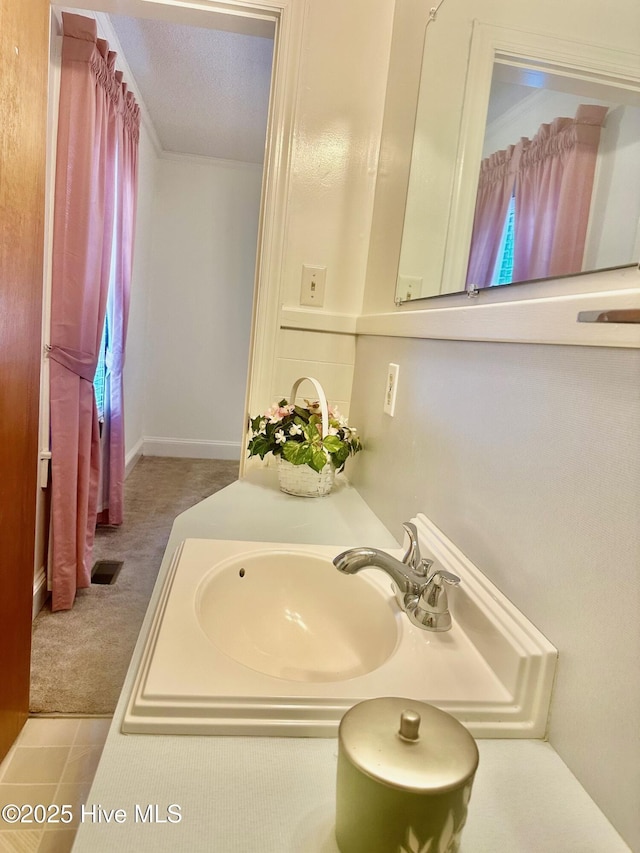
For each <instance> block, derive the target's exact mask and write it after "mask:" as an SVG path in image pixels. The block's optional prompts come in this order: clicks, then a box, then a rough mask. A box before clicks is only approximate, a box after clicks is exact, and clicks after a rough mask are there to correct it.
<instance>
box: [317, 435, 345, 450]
mask: <svg viewBox="0 0 640 853" xmlns="http://www.w3.org/2000/svg"><path fill="white" fill-rule="evenodd" d="M322 443H323V444H324V446H325V447H326V448H327V450H328V451H329V453H339V452H340V450H341V449H342V448H343V447H344V444H343V443H342V442H341V441H340V439H339V438H338V436H337V435H327V436H326V437H325V438H324V439H323V442H322Z"/></svg>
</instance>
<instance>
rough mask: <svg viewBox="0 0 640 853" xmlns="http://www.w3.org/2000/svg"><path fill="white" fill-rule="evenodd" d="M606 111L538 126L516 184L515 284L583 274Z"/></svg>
mask: <svg viewBox="0 0 640 853" xmlns="http://www.w3.org/2000/svg"><path fill="white" fill-rule="evenodd" d="M606 114H607V107H598V106H593V105H586V104H582V105H580V106H579V107H578V110H577V112H576V116H575V118H574V119H569V118H556V119H554V121H553V122H552V123H551V124H543V125H542V126H541V127H540V129H539V131H538V133H537V134H536V135H535V137H534V138H533V139H532V140H531V142H530V143H529V145H528V146H527V148H526V150H525V151H524V152H523V155H522V160H521V163H520V169H519V171H518V178H517V181H516V190H515V198H516V211H515V251H514V265H513V279H514V281H524V280H526V279H531V278H543V277H546V276H559V275H568V274H570V273H576V272H580V271H581V270H582V258H583V255H584V246H585V239H586V234H587V225H588V224H589V210H590V206H591V194H592V190H593V177H594V173H595V167H596V161H597V158H598V145H599V143H600V131H601V127H602V124H603V122H604V119H605V116H606Z"/></svg>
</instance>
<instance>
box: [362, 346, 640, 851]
mask: <svg viewBox="0 0 640 853" xmlns="http://www.w3.org/2000/svg"><path fill="white" fill-rule="evenodd" d="M389 362H396V363H398V364H399V365H400V375H399V383H398V396H397V403H396V415H395V417H394V418H390V417H389V416H387V415H384V414H383V412H382V401H383V393H384V378H385V372H386V366H387V364H388V363H389ZM639 379H640V352H639V351H638V350H616V349H608V348H589V347H562V346H536V345H519V344H501V343H472V342H459V341H434V340H417V339H411V338H385V337H361V338H359V339H358V345H357V357H356V366H355V375H354V391H353V396H352V402H351V420H352V421H353V422H354V423H356V424H357V425H358V426H359V427H360V428H361V432H362V437H363V441H364V444H365V448H366V450H365V452H363V453H361V454H359V456H358V457H356V458H355V459H354V460H352V462H350V463H349V464H350V479H351V480H352V482H353V483H354V484H355V485H356V487H357V488H358V489H359V491H360V493H361V494H362V495H363V497H364V498H365V500H366V501H367V503H368V504H369V505H370V506H371V508H372V509H373V510H374V512H375V513H376V514H377V515H378V516H379V518H380V519H381V520H382V521H383V522H384V523H385V524H386V525H387V526H388V527H389V529H390V530H391V532H392V533H393V534H394V535H395V536H396V537H397V538H398V539H400V538H401V533H402V531H401V527H400V525H401V522H402V521H403V520H406V519H408V518H410V517H411V516H413V515H415V513H417V512H423V513H425V514H426V515H427V516H428V517H429V518H431V519H432V520H433V521H434V522H435V524H436V525H438V526H439V527H440V528H441V529H442V530H443V531H444V533H445V534H446V535H447V536H448V537H450V538H451V539H452V540H453V541H454V542H455V543H456V545H457V546H458V547H460V548H461V549H462V551H463V552H464V553H465V554H466V555H467V556H468V557H469V558H470V559H471V560H472V561H473V562H474V563H475V564H476V565H477V566H478V567H479V568H480V569H481V570H482V571H483V572H484V573H485V574H486V575H487V576H488V577H489V578H490V579H491V580H492V581H493V582H494V583H495V584H496V585H497V586H498V588H499V589H500V590H501V591H502V592H503V593H505V595H507V596H508V597H509V598H510V599H511V600H512V601H513V602H514V603H515V605H516V606H517V607H519V608H520V609H521V610H522V611H523V613H525V614H526V616H528V617H529V618H530V619H531V620H532V621H533V623H534V624H535V625H536V626H537V627H538V628H540V630H541V631H542V632H543V633H544V634H545V635H546V636H547V637H548V638H549V640H550V641H551V642H552V643H553V644H554V645H555V646H557V648H558V649H559V653H560V658H559V668H558V676H557V684H556V688H555V693H554V699H553V705H552V714H551V726H550V740H551V743H552V745H553V746H554V747H555V749H556V750H557V751H558V753H559V754H560V755H561V757H562V758H563V759H564V760H565V762H566V763H567V764H568V766H569V767H570V768H571V770H572V771H573V772H574V773H575V774H576V776H577V777H578V778H579V780H580V781H581V782H582V784H583V785H584V786H585V788H586V789H587V791H588V792H589V793H590V794H591V796H592V797H593V798H594V799H595V800H596V802H597V803H598V804H599V805H600V807H601V808H602V809H603V810H604V812H605V813H606V814H607V816H608V817H609V819H610V820H611V821H612V822H613V823H614V825H615V826H616V828H617V829H618V831H619V832H620V833H621V834H622V835H623V836H624V837H625V838H626V840H627V842H628V843H629V844H630V845H631V846H632V847H633V848H634V849H640V831H639V830H640V827H639V825H638V821H637V795H638V791H639V790H640V746H639V744H638V730H639V728H640V683H639V681H638V677H637V674H638V656H639V653H640V627H639V626H640V620H639V619H638V613H639V612H640V577H639V574H638V568H639V567H640V530H639V527H638V518H640V382H639ZM356 544H363V545H364V544H366V543H364V542H363V543H356Z"/></svg>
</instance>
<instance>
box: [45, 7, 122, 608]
mask: <svg viewBox="0 0 640 853" xmlns="http://www.w3.org/2000/svg"><path fill="white" fill-rule="evenodd" d="M63 28H64V36H63V46H62V71H61V83H60V109H59V124H58V142H57V163H56V183H55V211H54V233H53V271H52V294H51V344H50V348H49V357H50V362H51V370H50V376H51V380H50V383H51V387H50V407H51V454H52V457H51V478H52V482H51V530H52V536H51V548H52V554H51V566H52V607H53V609H54V610H65V609H69V608H70V607H71V606H72V605H73V601H74V598H75V594H76V590H77V589H81V588H83V587H87V586H89V585H90V583H91V552H92V548H93V538H94V530H95V523H96V508H97V496H98V481H99V472H100V447H99V430H98V419H97V411H96V405H95V399H94V392H93V377H94V374H95V370H96V364H97V360H98V352H99V347H100V342H101V337H102V329H103V324H104V318H105V311H106V303H107V294H108V290H109V281H110V270H111V260H112V247H113V237H114V221H115V220H114V215H115V202H116V193H115V186H116V156H117V151H118V139H117V134H118V126H119V118H118V104H119V98H120V92H121V84H120V81H119V80H118V79H117V78H116V76H115V73H114V63H115V55H114V54H113V53H109V50H108V45H107V43H106V42H105V41H103V40H102V39H98V38H97V37H96V24H95V21H94V20H93V19H91V18H85V17H83V16H80V15H74V14H68V13H63Z"/></svg>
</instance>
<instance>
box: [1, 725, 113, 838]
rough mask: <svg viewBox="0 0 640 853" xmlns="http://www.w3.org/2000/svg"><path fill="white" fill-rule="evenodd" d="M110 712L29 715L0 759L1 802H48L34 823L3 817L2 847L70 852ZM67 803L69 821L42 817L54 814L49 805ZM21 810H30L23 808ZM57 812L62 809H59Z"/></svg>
mask: <svg viewBox="0 0 640 853" xmlns="http://www.w3.org/2000/svg"><path fill="white" fill-rule="evenodd" d="M110 724H111V718H106V717H105V718H101V717H46V718H31V719H29V720H27V723H26V725H25V727H24V728H23V729H22V731H21V733H20V736H19V737H18V739H17V741H16V742H15V744H14V745H13V746H12V748H11V750H10V751H9V753H8V755H7V756H6V758H5V759H4V761H2V762H1V763H0V810H1V809H2V807H3V806H6V805H7V804H8V803H9V804H15V805H16V806H24V805H31V806H36V805H40V806H44V807H49V808H48V809H47V811H46V812H44V810H42V809H41V810H40V812H38V810H36V811H34V813H33V814H31V817H32V819H33V823H20V824H18V823H13V824H10V823H7V822H6V821H5V820H3V819H2V817H0V853H68V851H70V850H71V846H72V844H73V839H74V837H75V834H76V827H77V823H78V813H79V807H80V804H84V803H85V802H86V801H87V796H88V794H89V788H90V787H91V782H92V781H93V777H94V774H95V772H96V767H97V766H98V761H99V759H100V755H101V753H102V748H103V746H104V742H105V739H106V736H107V732H108V730H109V725H110ZM64 804H69V805H70V806H71V809H70V810H67V812H66V814H68V813H69V812H70V813H71V814H72V815H73V820H72V821H71V822H70V823H64V822H60V823H55V824H52V823H44V824H43V823H39V822H37V820H38V819H39V820H40V821H42V819H43V815H44V814H48V815H49V816H52V817H53V816H56V812H57V810H56V809H52V808H51V806H56V805H59V806H62V805H64ZM22 815H23V816H27V812H25V810H24V809H23V810H22ZM57 816H58V818H60V817H61V816H62V812H61V813H59V814H57ZM65 818H66V815H65Z"/></svg>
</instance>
